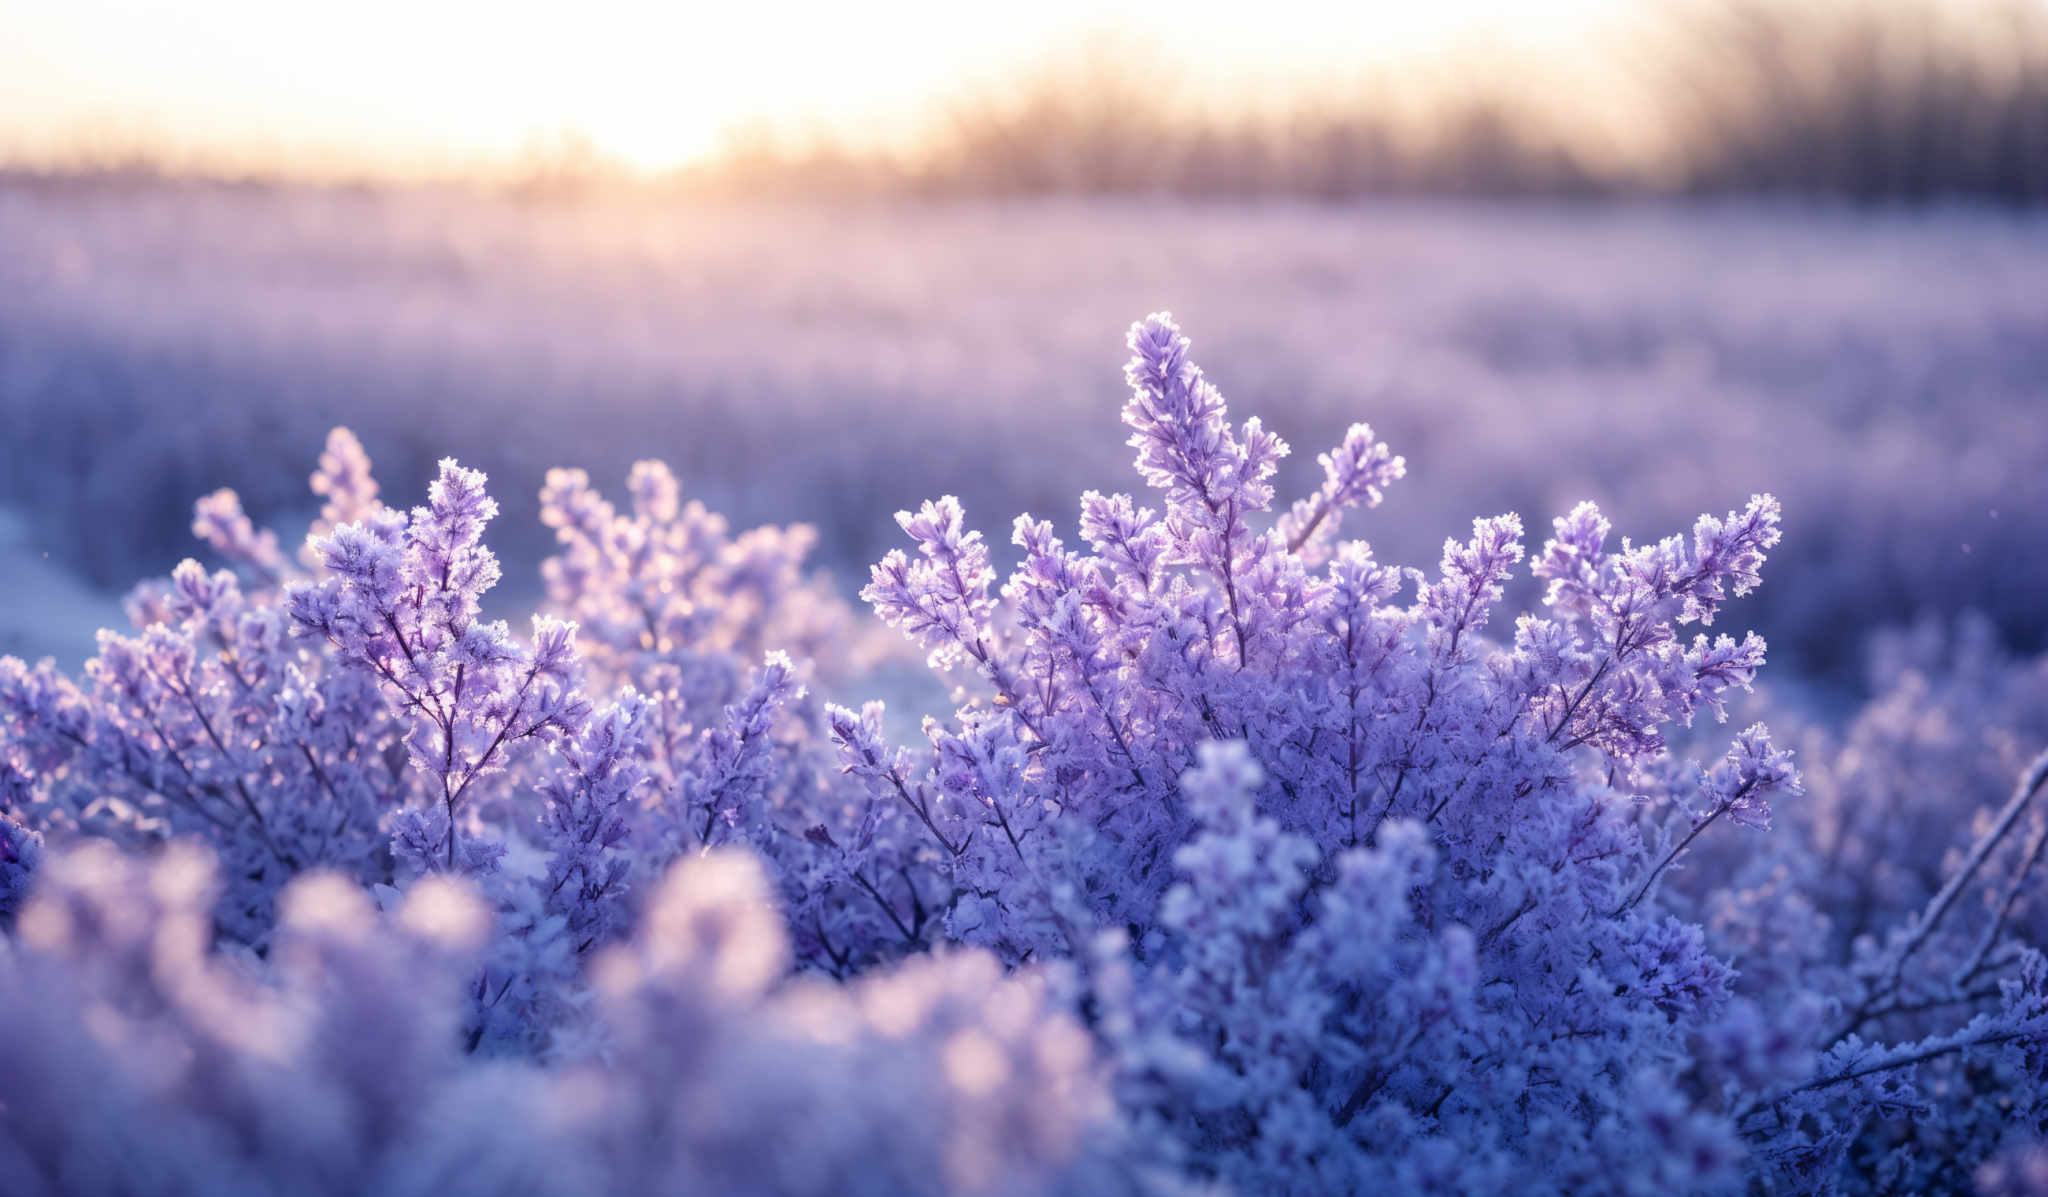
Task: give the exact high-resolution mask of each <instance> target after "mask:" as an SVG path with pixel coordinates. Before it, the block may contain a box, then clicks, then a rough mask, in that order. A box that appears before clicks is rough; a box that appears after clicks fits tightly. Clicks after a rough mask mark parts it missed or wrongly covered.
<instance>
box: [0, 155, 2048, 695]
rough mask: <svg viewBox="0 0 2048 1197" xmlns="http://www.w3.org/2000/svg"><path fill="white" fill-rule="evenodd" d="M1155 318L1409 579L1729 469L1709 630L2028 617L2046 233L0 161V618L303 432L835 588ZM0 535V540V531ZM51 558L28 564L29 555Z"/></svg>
mask: <svg viewBox="0 0 2048 1197" xmlns="http://www.w3.org/2000/svg"><path fill="white" fill-rule="evenodd" d="M1158 308H1171V309H1173V310H1174V311H1175V313H1176V314H1177V315H1178V316H1179V317H1180V319H1181V320H1182V322H1183V324H1184V325H1185V326H1186V328H1187V329H1188V330H1189V332H1190V333H1191V334H1192V335H1193V337H1194V338H1195V343H1196V353H1197V357H1198V359H1199V360H1200V361H1201V362H1203V363H1204V364H1205V366H1206V367H1207V368H1208V370H1209V373H1210V376H1211V377H1212V378H1213V379H1215V380H1216V381H1217V382H1218V383H1219V384H1220V385H1221V386H1222V387H1223V389H1224V391H1225V393H1226V394H1227V395H1228V396H1229V397H1230V399H1231V401H1232V403H1233V406H1234V409H1235V410H1236V411H1237V412H1239V413H1241V414H1250V413H1257V414H1260V415H1261V416H1263V417H1264V418H1265V419H1266V421H1267V423H1268V424H1269V425H1270V426H1271V427H1273V428H1274V429H1275V430H1276V431H1278V432H1279V433H1280V434H1281V435H1282V436H1284V437H1286V438H1287V439H1288V440H1289V441H1290V442H1291V443H1292V444H1293V445H1294V448H1295V454H1294V457H1293V459H1292V460H1291V461H1290V463H1289V465H1288V468H1287V470H1286V471H1285V472H1284V473H1283V475H1282V479H1281V483H1282V494H1283V497H1286V498H1291V497H1292V495H1293V494H1294V493H1297V492H1298V491H1300V490H1302V489H1305V488H1306V487H1308V486H1310V485H1312V483H1313V480H1314V478H1315V477H1316V473H1317V467H1316V465H1315V462H1314V457H1315V454H1316V453H1317V452H1320V451H1321V450H1322V449H1324V448H1326V447H1327V446H1329V445H1330V444H1332V443H1334V442H1335V440H1336V439H1337V438H1338V437H1339V436H1340V435H1341V433H1342V430H1343V428H1344V426H1345V425H1346V424H1348V423H1350V422H1351V421H1353V420H1358V419H1365V420H1370V421H1371V422H1372V423H1373V424H1374V425H1375V426H1376V428H1378V430H1379V431H1380V433H1381V435H1383V436H1384V437H1385V438H1386V439H1388V440H1389V441H1391V442H1392V443H1393V445H1394V446H1395V448H1396V449H1397V450H1398V451H1400V452H1402V453H1404V454H1406V456H1407V457H1408V460H1409V464H1410V476H1409V478H1408V479H1407V480H1406V481H1405V482H1403V483H1402V484H1401V485H1400V486H1399V487H1398V488H1396V490H1395V492H1394V493H1393V494H1391V495H1390V496H1389V498H1388V502H1387V504H1386V506H1384V507H1383V508H1382V509H1380V511H1379V512H1377V513H1375V514H1374V515H1373V516H1372V517H1370V518H1369V519H1364V520H1360V521H1359V522H1358V523H1357V525H1356V526H1355V527H1351V528H1349V529H1348V530H1349V531H1350V532H1353V533H1356V534H1358V535H1362V536H1366V537H1369V538H1370V539H1372V540H1373V541H1374V543H1375V545H1376V547H1377V548H1378V550H1379V551H1380V554H1381V556H1382V557H1384V558H1392V559H1398V560H1404V561H1408V562H1412V563H1415V564H1425V565H1426V564H1430V563H1432V562H1433V561H1434V559H1435V556H1436V552H1437V546H1438V545H1440V544H1441V542H1442V539H1443V538H1444V537H1445V536H1446V535H1449V534H1452V533H1456V532H1460V531H1461V530H1463V529H1464V527H1465V526H1466V525H1467V523H1468V521H1469V520H1470V518H1471V517H1472V516H1474V515H1479V514H1486V513H1492V512H1497V511H1501V510H1517V511H1520V512H1522V514H1523V515H1524V517H1525V519H1526V520H1527V522H1528V523H1529V525H1530V529H1531V533H1532V536H1540V535H1541V533H1542V532H1543V530H1545V529H1546V528H1547V524H1548V519H1549V517H1550V516H1552V515H1554V514H1558V513H1561V512H1562V511H1564V510H1565V509H1567V508H1568V507H1569V505H1570V504H1571V503H1572V502H1574V501H1576V500H1577V499H1579V498H1582V497H1594V498H1597V499H1599V500H1601V501H1602V503H1603V505H1605V506H1607V507H1608V508H1609V509H1610V510H1611V512H1612V513H1613V514H1614V515H1615V517H1616V520H1617V524H1618V527H1619V530H1620V531H1622V532H1624V533H1627V534H1630V535H1634V536H1637V537H1644V536H1652V535H1663V534H1666V533H1669V532H1671V531H1675V530H1678V529H1679V528H1681V527H1684V526H1686V525H1687V524H1689V522H1690V519H1691V517H1692V516H1693V515H1694V514H1696V513H1698V512H1700V511H1706V510H1715V511H1725V510H1727V509H1728V508H1730V507H1733V506H1738V505H1739V504H1740V503H1741V501H1742V500H1743V499H1744V498H1746V497H1747V496H1748V494H1749V493H1750V492H1751V491H1755V490H1771V491H1774V492H1776V493H1777V494H1779V495H1780V497H1781V498H1782V499H1783V500H1784V502H1785V507H1786V511H1787V533H1788V534H1787V540H1786V544H1785V546H1784V548H1783V549H1782V550H1781V552H1780V555H1779V559H1778V562H1777V563H1776V565H1775V566H1774V575H1773V582H1774V585H1773V586H1772V587H1770V588H1768V589H1767V591H1766V593H1765V594H1764V595H1762V596H1760V598H1759V600H1758V602H1757V603H1756V604H1755V605H1754V606H1753V607H1752V608H1751V618H1752V619H1753V620H1754V622H1756V623H1757V624H1758V625H1760V626H1761V627H1762V628H1763V630H1764V631H1765V632H1766V633H1767V634H1769V635H1771V636H1772V638H1773V640H1774V642H1775V643H1776V645H1777V647H1779V648H1780V649H1781V650H1783V651H1782V652H1781V655H1780V660H1781V661H1786V660H1787V658H1788V657H1790V658H1791V659H1794V660H1799V661H1803V662H1805V663H1806V664H1807V665H1808V666H1810V667H1812V668H1815V669H1841V668H1842V667H1843V666H1845V665H1846V664H1847V663H1848V662H1849V661H1850V660H1851V659H1852V658H1853V656H1854V654H1855V652H1856V651H1857V648H1858V646H1859V645H1860V644H1861V643H1862V641H1863V634H1864V631H1865V630H1866V629H1868V628H1870V627H1872V626H1875V625H1878V624H1885V623H1899V622H1904V621H1906V620H1909V619H1911V618H1912V617H1914V616H1915V615H1917V614H1919V613H1922V612H1926V611H1933V612H1943V611H1950V610H1954V609H1959V608H1962V607H1976V608H1981V609H1984V610H1987V611H1989V612H1990V613H1992V614H1993V616H1994V617H1995V618H1996V619H1997V620H1998V621H1999V623H2000V624H2001V625H2002V626H2003V627H2004V628H2005V629H2006V631H2007V632H2008V634H2009V635H2012V636H2014V637H2016V638H2018V639H2019V640H2021V641H2023V642H2029V643H2039V642H2040V640H2041V637H2042V633H2043V631H2044V629H2048V614H2044V605H2043V603H2042V601H2041V596H2042V595H2043V594H2048V552H2044V551H2042V550H2043V542H2044V535H2043V532H2042V526H2043V523H2044V520H2048V471H2044V470H2043V469H2042V463H2043V462H2048V419H2044V418H2043V414H2044V411H2048V221H2043V220H2041V219H2038V218H2020V217H2013V216H2009V215H2003V214H1997V213H1986V212H1971V211H1937V212H1933V213H1924V214H1876V215H1870V214H1853V213H1816V212H1799V211H1786V210H1773V209H1755V208H1717V207H1693V208H1685V207H1657V206H1626V205H1622V206H1557V207H1549V206H1540V205H1537V206H1523V207H1486V206H1472V205H1455V204H1423V203H1405V204H1394V203H1379V204H1367V205H1359V206H1347V207H1337V206H1318V205H1310V204H1300V203H1269V204H1255V205H1242V206H1233V205H1220V204H1219V205H1185V204H1171V203H1145V202H1133V201H1115V202H1100V203H1082V202H1048V203H954V204H946V205H938V206H916V205H902V206H886V205H878V206H857V207H850V208H837V209H834V208H826V207H818V206H802V205H756V206H752V207H743V206H733V205H727V206H718V205H704V204H695V205H691V204H683V203H680V202H674V201H670V202H665V203H657V202H653V201H647V200H639V199H632V200H628V199H615V200H598V201H591V202H588V203H579V204H523V203H520V202H517V201H514V200H511V199H503V198H489V197H479V196H473V195H462V194H453V193H436V192H409V193H386V192H375V191H351V190H312V189H293V188H261V187H245V188H221V187H201V186H188V185H122V186H111V185H92V186H87V185H79V184H63V185H49V184H36V185H31V184H21V183H15V184H9V185H4V186H0V422H4V427H5V428H6V429H7V432H6V436H5V440H4V450H0V452H4V456H0V502H4V503H7V504H10V505H12V507H13V508H14V510H15V511H17V512H18V513H19V516H18V518H20V519H22V520H25V521H27V526H28V528H29V529H32V530H33V535H32V536H31V535H28V534H27V533H25V532H17V533H16V534H15V539H16V541H17V542H19V543H21V544H25V545H27V546H28V547H27V548H26V549H25V550H24V552H26V554H27V556H26V562H27V564H26V565H23V564H20V563H16V564H15V566H14V570H13V572H16V573H22V571H23V570H25V569H26V570H27V571H28V572H27V573H25V574H23V576H28V577H42V578H43V579H44V582H43V583H41V585H42V586H43V587H44V591H46V592H49V593H55V594H58V595H60V596H63V597H59V598H57V599H55V600H47V601H46V600H45V599H43V598H39V597H35V595H34V594H31V593H30V591H29V589H25V588H23V587H21V586H15V587H11V588H10V592H9V596H8V597H7V598H6V599H5V600H4V602H0V644H5V645H9V646H12V645H15V644H23V645H29V644H41V645H47V646H53V647H54V646H61V645H63V644H66V643H77V644H78V645H79V647H80V651H79V652H77V653H72V654H65V653H62V652H60V653H59V655H60V656H71V657H75V656H77V655H82V652H83V651H84V650H85V649H86V648H89V641H88V640H85V639H79V638H78V637H79V635H80V633H79V632H78V631H77V629H79V628H82V627H85V626H88V625H89V624H90V623H91V622H92V619H97V618H99V617H100V616H99V613H101V612H105V611H110V610H112V608H111V606H109V605H108V602H109V600H99V602H98V605H97V606H95V607H93V608H91V610H93V611H94V612H95V613H94V614H93V616H92V617H91V619H78V620H75V621H72V622H69V623H64V622H57V620H58V619H59V617H61V618H62V619H65V620H69V619H71V617H72V616H73V615H74V614H78V613H82V612H84V611H86V610H87V609H88V607H87V603H86V600H87V599H88V598H89V597H91V596H92V595H93V594H94V593H95V592H93V591H88V590H85V589H83V588H82V587H81V586H80V584H78V583H74V582H70V581H68V580H64V575H60V574H54V573H46V572H39V571H44V570H46V569H47V568H48V567H46V566H45V565H43V564H41V563H42V562H43V558H42V556H41V554H42V553H43V552H49V553H50V554H51V558H50V560H51V562H52V563H62V564H63V565H64V567H65V568H66V569H68V570H71V571H74V572H76V573H77V574H79V575H81V576H87V577H90V578H92V579H93V582H94V585H95V586H98V587H102V588H105V589H106V590H107V591H108V592H109V593H118V592H119V591H120V590H122V589H125V587H126V585H127V584H128V583H129V582H131V581H132V580H133V579H134V578H135V577H136V576H137V575H138V574H140V573H142V572H145V571H161V570H162V569H164V568H167V567H168V566H169V565H170V564H172V563H174V562H175V561H176V560H177V559H178V558H179V557H181V556H184V555H186V554H187V553H189V552H191V551H192V546H191V543H190V540H189V536H188V534H187V532H186V525H187V523H188V521H189V511H190V506H189V505H190V501H191V500H192V499H193V498H195V497H197V496H198V495H199V494H201V493H204V492H205V491H208V490H211V489H212V488H214V487H216V486H220V485H232V486H235V487H237V488H238V489H241V490H242V491H243V492H244V494H245V496H246V497H247V499H248V501H249V505H250V507H251V509H252V511H253V512H254V513H255V514H256V515H257V516H258V518H259V519H275V520H277V521H278V522H279V523H280V524H281V525H286V526H288V525H291V524H293V523H298V524H300V525H302V524H303V519H304V516H305V513H306V508H307V506H308V504H309V502H310V499H309V497H308V496H306V494H305V492H304V487H303V481H304V477H305V474H306V473H307V471H308V470H309V469H310V467H311V465H312V463H313V459H314V457H315V456H316V454H317V452H318V450H319V445H320V441H321V437H322V435H323V433H324V432H325V430H326V429H327V428H328V427H329V426H331V425H333V424H336V423H346V424H349V425H350V426H352V427H354V428H355V429H356V430H357V431H358V432H359V433H360V434H361V436H362V438H363V440H364V442H365V444H366V446H367V447H368V449H369V451H370V453H371V455H372V457H373V458H376V459H377V461H378V462H379V467H380V470H379V472H380V475H381V476H382V477H383V480H384V483H385V485H386V487H387V491H388V493H389V494H391V495H392V496H393V497H394V498H396V499H399V500H400V501H414V500H415V499H416V497H417V495H418V494H419V493H420V487H421V486H422V484H423V483H424V480H425V478H426V476H427V472H428V470H429V469H430V467H431V463H432V461H433V460H434V459H435V458H437V457H439V456H441V455H444V454H454V455H457V456H459V457H461V458H463V459H464V460H465V461H466V462H469V463H473V464H477V465H480V466H482V467H483V468H485V469H486V470H488V471H489V472H490V473H491V475H492V478H493V487H494V491H495V493H496V494H497V495H498V497H499V498H500V500H501V501H502V502H503V503H504V506H505V515H504V517H503V519H502V521H501V525H500V527H499V529H497V530H496V532H495V533H494V542H495V543H496V544H498V545H499V546H500V547H501V550H502V551H503V553H504V555H505V556H506V558H507V562H508V573H509V579H508V582H509V586H508V589H515V590H523V591H524V592H525V593H526V594H528V595H530V594H531V593H532V592H533V591H534V590H535V589H537V587H536V586H535V585H534V565H535V563H536V561H537V560H538V558H539V556H540V555H541V554H542V553H543V552H544V551H545V550H546V543H547V539H546V534H545V530H544V529H542V528H541V527H540V526H539V525H538V523H537V521H536V520H535V518H534V513H535V501H534V494H535V492H536V491H537V490H538V488H539V485H540V480H541V475H542V472H543V471H544V470H545V469H546V468H547V467H549V466H553V465H578V466H584V467H587V468H589V469H590V470H591V472H592V474H593V475H594V476H595V477H596V478H598V479H599V480H600V481H601V482H603V483H604V484H606V485H607V486H608V488H609V489H612V490H614V491H616V490H617V489H619V488H620V486H621V485H622V483H623V477H624V473H625V469H626V466H627V465H628V464H629V463H630V462H631V461H632V460H634V459H636V458H640V457H645V456H660V457H664V458H667V459H668V460H670V461H672V462H673V463H675V464H676V465H677V467H678V470H679V473H680V474H681V475H682V477H683V478H684V481H685V484H686V486H688V487H690V488H691V490H692V492H693V493H694V494H695V495H696V496H698V497H701V498H703V499H705V500H706V501H707V502H708V503H710V504H711V505H712V506H713V507H715V508H718V509H721V510H724V511H727V512H728V513H729V514H730V515H731V516H732V517H733V519H734V521H735V522H736V523H740V524H749V523H756V522H762V521H769V520H773V521H790V520H805V521H809V522H812V523H815V524H817V525H819V526H820V530H821V533H822V547H821V550H820V553H821V558H822V559H823V560H824V561H825V562H826V563H827V564H829V565H831V566H833V567H834V568H836V569H838V570H840V571H842V573H843V574H844V576H845V577H846V578H847V579H849V580H850V581H853V582H854V583H855V584H857V580H858V578H859V577H860V575H861V574H862V573H863V572H864V571H863V569H862V566H863V565H864V563H865V562H867V561H869V560H872V558H873V557H874V556H875V555H877V554H878V553H879V552H881V551H882V550H883V549H884V548H886V547H889V546H891V545H893V544H894V543H896V539H897V533H896V530H895V528H894V527H893V525H892V523H891V522H890V520H889V513H890V512H892V511H894V510H896V509H897V508H900V507H904V506H909V505H912V504H914V503H915V502H916V501H917V500H919V499H921V498H925V497H928V496H932V495H936V494H939V493H942V492H952V493H956V494H959V495H960V496H962V498H963V499H964V500H965V501H966V502H967V504H968V509H969V513H970V517H971V518H972V519H973V520H974V521H975V522H976V523H977V524H978V525H979V526H981V527H982V528H983V529H985V530H986V531H987V533H988V534H989V537H990V539H991V540H992V541H994V542H996V543H997V544H999V545H1000V544H1001V543H1002V542H1004V541H1006V540H1007V530H1008V527H1009V522H1010V518H1011V516H1013V515H1014V514H1015V513H1016V512H1017V511H1019V510H1023V509H1030V510H1033V511H1035V512H1038V513H1041V514H1045V515H1050V516H1052V517H1054V518H1056V519H1058V520H1060V521H1061V522H1062V523H1063V524H1069V525H1070V524H1071V521H1072V519H1073V515H1074V512H1075V496H1076V494H1077V493H1078V492H1079V491H1080V490H1081V489H1083V488H1087V487H1095V488H1102V489H1109V488H1124V489H1128V488H1130V487H1132V486H1133V485H1134V484H1135V479H1134V477H1133V476H1132V475H1131V474H1130V471H1129V467H1128V457H1129V452H1130V451H1129V450H1128V449H1127V448H1126V447H1124V445H1123V443H1122V441H1123V433H1124V430H1123V429H1122V428H1121V426H1120V425H1119V424H1118V421H1117V409H1118V405H1119V404H1120V402H1121V396H1122V390H1123V387H1122V381H1121V379H1120V377H1119V367H1120V365H1121V362H1122V359H1123V357H1124V351H1123V347H1122V345H1121V338H1122V334H1123V330H1124V328H1125V327H1126V326H1127V325H1128V323H1129V322H1130V321H1131V320H1133V319H1135V318H1137V317H1139V316H1142V315H1143V314H1145V313H1146V312H1148V311H1152V310H1155V309H1158ZM15 556H16V557H20V556H21V554H20V553H16V554H15ZM51 579H56V580H51Z"/></svg>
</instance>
